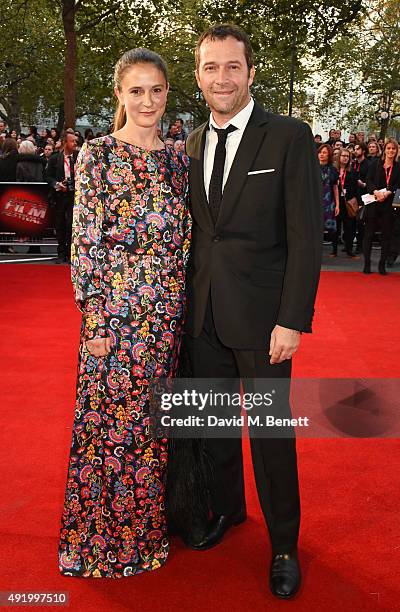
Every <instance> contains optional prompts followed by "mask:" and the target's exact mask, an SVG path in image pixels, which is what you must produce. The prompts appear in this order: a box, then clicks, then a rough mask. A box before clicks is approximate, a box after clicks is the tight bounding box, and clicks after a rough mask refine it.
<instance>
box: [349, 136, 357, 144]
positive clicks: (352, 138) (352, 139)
mask: <svg viewBox="0 0 400 612" xmlns="http://www.w3.org/2000/svg"><path fill="white" fill-rule="evenodd" d="M355 141H356V137H355V136H354V134H350V136H349V142H355Z"/></svg>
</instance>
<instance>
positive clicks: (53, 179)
mask: <svg viewBox="0 0 400 612" xmlns="http://www.w3.org/2000/svg"><path fill="white" fill-rule="evenodd" d="M76 158H77V154H76V153H74V154H73V159H74V163H76ZM64 179H65V171H64V151H60V152H58V153H54V154H53V155H51V156H50V157H49V160H48V162H47V166H46V170H45V180H46V182H47V183H48V184H49V185H50V187H51V188H52V189H55V187H56V183H60V182H62V181H63V180H64Z"/></svg>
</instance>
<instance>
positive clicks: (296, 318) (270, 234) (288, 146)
mask: <svg viewBox="0 0 400 612" xmlns="http://www.w3.org/2000/svg"><path fill="white" fill-rule="evenodd" d="M254 72H255V69H254V64H253V56H252V50H251V46H250V42H249V40H248V37H247V35H246V33H245V32H244V31H243V30H241V29H240V28H238V27H236V26H231V25H223V26H215V27H212V28H210V29H209V30H207V31H206V32H205V33H204V34H203V35H202V36H201V37H200V39H199V42H198V44H197V47H196V78H197V82H198V85H199V87H200V89H201V90H202V92H203V95H204V97H205V100H206V102H207V103H208V106H209V108H210V110H211V116H210V120H209V121H208V122H207V123H206V124H203V125H202V126H200V127H199V128H198V129H196V130H195V131H194V132H192V133H191V134H190V135H189V137H188V140H187V153H188V155H189V156H190V159H191V164H190V193H191V206H192V216H193V239H192V251H191V260H190V263H189V271H188V312H187V328H186V329H187V342H186V344H187V350H188V355H189V358H190V362H191V367H192V373H193V376H194V377H195V378H206V379H207V378H208V379H209V378H214V379H216V378H223V379H226V378H228V379H229V378H231V379H234V378H238V377H244V378H246V379H266V378H276V379H289V378H290V372H291V357H292V355H293V353H294V352H295V351H296V350H297V348H298V346H299V343H300V334H301V332H302V331H305V332H310V331H311V321H312V317H313V305H314V300H315V295H316V291H317V285H318V279H319V271H320V263H321V250H322V208H321V202H322V193H321V184H320V183H321V177H320V171H319V166H318V162H317V159H316V155H315V145H314V139H313V136H312V133H311V130H310V129H309V127H308V126H307V125H306V124H304V123H302V122H300V121H298V120H296V119H292V118H284V117H280V116H278V115H273V114H271V113H267V112H265V111H264V110H263V109H262V108H261V107H260V106H259V105H258V104H257V103H256V102H254V101H253V99H252V98H251V96H250V92H249V88H250V86H251V84H252V82H253V78H254ZM287 412H288V413H290V407H289V403H288V402H287ZM206 444H207V450H208V452H209V455H210V456H211V458H212V463H213V469H214V480H213V482H212V485H211V486H210V496H211V510H212V512H213V518H212V520H211V521H210V523H209V524H208V525H207V527H206V529H205V530H204V532H203V533H201V532H198V533H194V534H193V535H192V537H191V538H190V539H189V542H188V543H189V545H190V546H192V547H193V548H195V549H200V550H201V549H206V548H210V547H211V546H214V545H215V544H217V543H218V542H220V541H221V539H222V538H223V536H224V534H225V533H226V531H227V530H228V529H229V528H230V527H231V526H233V525H238V524H239V523H240V522H242V521H244V520H245V518H246V509H245V498H244V484H243V465H242V451H241V440H240V439H237V438H236V439H235V438H225V439H218V440H215V439H208V440H207V441H206ZM251 447H252V457H253V467H254V472H255V477H256V484H257V490H258V495H259V499H260V503H261V506H262V510H263V513H264V516H265V518H266V521H267V525H268V529H269V533H270V536H271V542H272V552H273V558H272V563H271V568H270V588H271V590H272V592H273V594H274V595H276V596H278V597H282V598H288V597H291V596H293V595H294V594H295V593H296V592H297V590H298V588H299V585H300V571H299V565H298V560H297V553H296V548H297V539H298V531H299V522H300V502H299V491H298V478H297V463H296V447H295V439H294V436H292V437H287V438H272V439H264V438H256V437H253V438H252V439H251Z"/></svg>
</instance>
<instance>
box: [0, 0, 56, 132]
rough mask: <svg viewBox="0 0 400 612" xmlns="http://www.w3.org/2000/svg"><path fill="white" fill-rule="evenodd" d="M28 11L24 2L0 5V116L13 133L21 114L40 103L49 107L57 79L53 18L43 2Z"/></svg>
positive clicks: (11, 0)
mask: <svg viewBox="0 0 400 612" xmlns="http://www.w3.org/2000/svg"><path fill="white" fill-rule="evenodd" d="M31 9H32V6H31V4H30V2H29V1H27V0H3V2H2V3H1V6H0V37H1V43H2V51H1V56H0V104H2V106H3V107H4V109H5V112H1V111H0V117H1V118H2V119H4V120H5V121H6V122H7V124H8V125H9V127H10V129H16V130H17V131H20V128H21V115H23V114H24V115H30V114H31V113H33V112H34V111H36V109H37V107H38V105H39V102H40V100H42V102H43V104H44V105H45V106H46V107H49V106H52V104H53V102H54V94H55V92H56V90H57V85H58V83H59V80H60V69H59V66H60V54H61V51H62V47H61V44H60V39H59V30H58V29H57V28H58V23H57V19H56V18H55V17H54V15H53V14H52V13H50V12H49V11H48V7H47V4H46V2H45V1H43V0H36V2H35V11H32V10H31ZM38 23H39V24H40V28H38ZM60 89H61V88H60Z"/></svg>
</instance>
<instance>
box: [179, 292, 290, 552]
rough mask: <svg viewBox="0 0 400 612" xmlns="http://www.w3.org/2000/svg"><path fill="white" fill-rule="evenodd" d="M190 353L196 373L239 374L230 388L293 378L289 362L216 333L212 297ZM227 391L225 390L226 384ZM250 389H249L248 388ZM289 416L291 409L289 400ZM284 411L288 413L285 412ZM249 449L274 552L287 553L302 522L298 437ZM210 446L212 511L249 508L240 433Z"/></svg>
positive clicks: (257, 440) (254, 440) (254, 442)
mask: <svg viewBox="0 0 400 612" xmlns="http://www.w3.org/2000/svg"><path fill="white" fill-rule="evenodd" d="M186 346H187V353H188V357H189V360H190V365H191V369H192V373H193V376H194V378H210V379H216V378H218V379H235V380H234V381H232V385H236V386H237V387H238V389H234V388H233V387H232V391H234V392H235V391H238V390H239V378H241V379H242V380H243V384H244V386H245V384H246V383H245V380H244V379H257V378H258V379H260V378H263V379H267V378H274V379H279V378H284V379H290V374H291V361H289V360H286V361H284V362H283V363H281V364H274V365H271V364H270V363H269V357H268V347H267V346H266V347H265V351H259V350H255V351H253V350H236V349H231V348H229V347H227V346H224V345H223V344H222V343H221V341H220V339H219V338H218V334H217V331H216V329H215V325H214V319H213V314H212V305H211V298H209V300H208V304H207V309H206V315H205V319H204V324H203V328H202V331H201V334H200V335H199V336H198V337H196V338H194V337H192V336H189V335H187V336H186ZM224 390H226V389H224ZM244 391H246V388H245V389H244ZM285 412H286V415H287V416H288V417H290V416H291V414H290V406H289V402H288V401H287V407H286V411H285ZM286 415H285V416H286ZM250 442H251V453H252V461H253V469H254V475H255V480H256V485H257V492H258V497H259V501H260V505H261V508H262V511H263V514H264V517H265V520H266V523H267V526H268V530H269V534H270V537H271V544H272V549H273V551H274V553H276V554H277V553H284V552H288V551H289V550H292V549H293V548H295V547H296V545H297V540H298V533H299V526H300V497H299V484H298V474H297V457H296V441H295V438H294V437H285V438H272V437H271V438H262V437H252V436H251V432H250ZM207 447H208V452H209V454H210V456H211V457H212V462H213V473H214V478H213V483H212V485H211V487H210V495H211V510H212V511H213V513H214V514H217V515H220V514H225V515H229V514H233V513H239V512H241V511H242V510H244V509H245V491H244V480H243V458H242V441H241V439H240V438H209V439H208V440H207Z"/></svg>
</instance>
